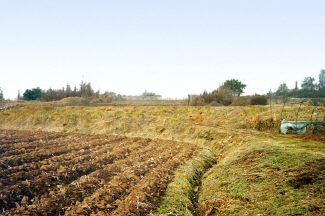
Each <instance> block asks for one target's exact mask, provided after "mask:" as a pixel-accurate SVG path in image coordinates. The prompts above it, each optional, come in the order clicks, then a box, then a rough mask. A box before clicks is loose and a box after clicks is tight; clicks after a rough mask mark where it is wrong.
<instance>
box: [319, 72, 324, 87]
mask: <svg viewBox="0 0 325 216" xmlns="http://www.w3.org/2000/svg"><path fill="white" fill-rule="evenodd" d="M318 78H319V89H320V90H321V89H325V70H321V71H320V74H319V76H318Z"/></svg>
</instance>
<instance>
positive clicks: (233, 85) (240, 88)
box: [222, 79, 247, 97]
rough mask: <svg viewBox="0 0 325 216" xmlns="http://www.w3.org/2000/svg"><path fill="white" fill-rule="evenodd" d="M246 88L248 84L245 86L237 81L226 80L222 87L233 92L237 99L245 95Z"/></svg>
mask: <svg viewBox="0 0 325 216" xmlns="http://www.w3.org/2000/svg"><path fill="white" fill-rule="evenodd" d="M246 86H247V85H246V84H243V83H242V82H241V81H239V80H237V79H231V80H226V81H225V82H224V83H223V85H222V87H224V88H227V89H230V90H231V91H232V92H233V95H234V96H237V97H239V96H240V95H241V94H242V93H244V89H245V88H246Z"/></svg>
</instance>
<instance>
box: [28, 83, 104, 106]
mask: <svg viewBox="0 0 325 216" xmlns="http://www.w3.org/2000/svg"><path fill="white" fill-rule="evenodd" d="M98 96H99V91H97V92H95V91H94V89H93V88H92V86H91V83H90V82H89V83H87V82H83V81H82V82H81V83H80V85H79V88H77V87H76V86H74V88H73V89H72V88H71V86H70V85H69V84H67V86H66V87H65V88H64V87H63V88H62V89H52V88H49V89H48V90H42V89H40V88H39V87H37V88H33V89H26V91H25V92H24V94H23V99H24V100H41V101H55V100H61V99H63V98H67V97H84V98H89V97H98Z"/></svg>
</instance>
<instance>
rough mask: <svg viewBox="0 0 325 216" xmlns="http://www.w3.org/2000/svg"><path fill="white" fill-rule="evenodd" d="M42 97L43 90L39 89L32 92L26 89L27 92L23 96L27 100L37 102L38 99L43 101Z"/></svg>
mask: <svg viewBox="0 0 325 216" xmlns="http://www.w3.org/2000/svg"><path fill="white" fill-rule="evenodd" d="M41 96H42V90H41V89H40V88H39V87H37V88H33V89H32V90H30V89H26V91H25V92H24V94H23V97H24V99H25V100H37V99H41Z"/></svg>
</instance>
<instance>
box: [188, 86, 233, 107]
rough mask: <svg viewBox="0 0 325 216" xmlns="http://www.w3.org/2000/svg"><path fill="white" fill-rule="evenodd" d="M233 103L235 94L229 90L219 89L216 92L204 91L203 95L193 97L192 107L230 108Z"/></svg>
mask: <svg viewBox="0 0 325 216" xmlns="http://www.w3.org/2000/svg"><path fill="white" fill-rule="evenodd" d="M232 101H233V92H232V91H231V90H229V89H226V88H223V87H219V88H218V89H216V90H213V91H212V92H210V93H208V92H207V91H204V92H203V94H200V95H198V96H195V97H192V99H191V100H190V105H192V106H205V105H210V104H212V105H216V106H222V105H224V106H228V105H230V104H231V103H232Z"/></svg>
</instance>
